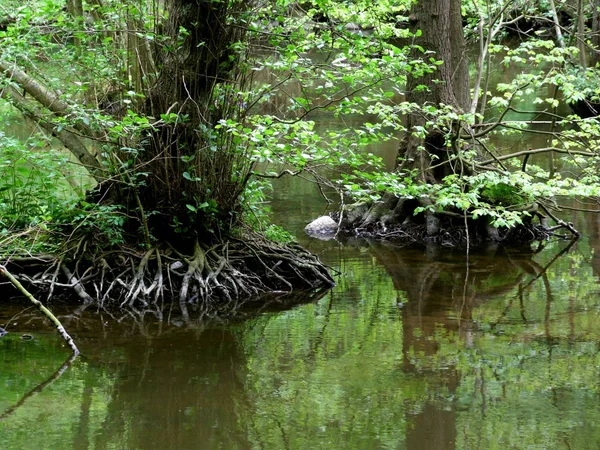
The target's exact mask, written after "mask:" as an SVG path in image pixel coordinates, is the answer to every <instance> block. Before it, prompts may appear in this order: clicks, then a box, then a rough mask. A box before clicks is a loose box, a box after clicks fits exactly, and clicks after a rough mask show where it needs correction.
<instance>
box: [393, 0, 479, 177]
mask: <svg viewBox="0 0 600 450" xmlns="http://www.w3.org/2000/svg"><path fill="white" fill-rule="evenodd" d="M460 7H461V3H460V0H450V1H449V0H431V1H430V0H428V1H425V0H422V1H419V2H418V3H416V4H415V5H413V7H412V10H411V14H410V19H409V20H410V29H411V32H413V33H417V32H418V31H420V33H421V35H420V36H418V37H416V38H415V44H418V45H419V46H420V47H422V48H423V49H425V51H431V52H433V55H432V57H434V58H435V59H436V60H438V61H442V62H443V63H442V64H441V65H439V66H438V68H437V70H435V71H433V72H431V73H425V74H424V75H422V76H419V77H414V76H409V78H408V80H407V94H406V99H407V101H409V102H412V103H416V104H417V105H427V104H430V105H433V106H436V107H437V106H439V105H440V104H445V105H450V106H452V107H454V108H455V109H456V110H457V111H459V112H464V111H468V109H469V76H468V67H467V59H466V56H465V42H464V38H463V29H462V18H461V13H460ZM411 56H412V58H413V59H419V58H420V59H424V60H426V61H427V60H429V56H428V55H424V54H423V53H422V51H421V50H420V49H418V48H414V49H413V50H412V55H411ZM423 86H426V87H427V89H423ZM425 124H426V119H425V117H423V115H422V114H411V115H409V116H408V120H407V133H406V137H405V139H404V142H403V143H402V145H401V148H400V158H401V160H400V161H399V164H400V165H399V167H398V168H399V169H400V170H404V169H417V170H418V172H419V177H420V179H421V181H424V182H428V183H433V182H436V181H440V180H441V179H442V178H443V177H444V176H446V175H447V174H448V173H447V172H448V170H447V168H445V167H441V170H436V169H431V167H432V166H434V165H435V166H439V165H440V163H442V162H444V161H446V160H447V159H448V151H451V149H449V148H448V147H447V146H446V142H445V138H444V136H443V135H442V133H441V132H440V131H439V130H427V136H426V138H425V140H423V139H422V138H421V137H419V136H416V135H415V134H414V131H415V129H416V127H423V126H425ZM423 147H424V150H425V151H423ZM438 169H440V168H439V167H438Z"/></svg>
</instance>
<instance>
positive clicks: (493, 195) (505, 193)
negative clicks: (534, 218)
mask: <svg viewBox="0 0 600 450" xmlns="http://www.w3.org/2000/svg"><path fill="white" fill-rule="evenodd" d="M481 196H482V197H483V198H484V199H485V200H486V201H488V202H489V203H493V204H499V205H504V206H510V205H518V204H521V203H524V202H525V199H524V198H523V196H522V195H521V194H520V193H519V189H518V188H517V187H515V186H511V185H509V184H506V183H498V184H494V185H491V186H486V187H485V188H484V189H483V190H482V191H481Z"/></svg>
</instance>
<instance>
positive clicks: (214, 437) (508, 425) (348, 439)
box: [0, 179, 600, 450]
mask: <svg viewBox="0 0 600 450" xmlns="http://www.w3.org/2000/svg"><path fill="white" fill-rule="evenodd" d="M315 195H318V192H317V191H316V189H315V188H314V186H311V185H306V184H302V183H300V182H299V181H297V180H285V179H284V180H281V182H280V183H278V185H277V186H276V189H275V191H274V194H273V197H274V198H273V208H274V211H275V213H276V217H275V218H276V220H277V221H278V222H279V223H280V224H282V225H285V226H287V227H288V228H290V229H292V230H294V231H295V232H296V233H297V235H298V237H299V239H300V241H301V242H302V243H303V244H304V245H306V246H307V247H309V248H310V249H311V250H312V251H314V252H316V253H318V254H320V255H321V257H322V259H323V260H324V261H326V262H327V263H328V264H330V265H331V266H332V267H334V268H336V269H337V270H339V271H341V272H342V273H343V274H342V275H341V276H339V278H338V286H337V287H336V288H335V289H333V290H332V291H330V292H328V293H326V294H325V295H324V296H322V297H320V298H313V299H312V300H310V299H309V300H310V301H309V302H308V303H299V304H298V303H297V300H296V301H295V302H296V304H295V306H294V302H292V301H288V303H287V304H281V305H277V304H276V302H275V303H274V304H275V306H276V307H275V308H273V307H272V306H273V305H271V307H270V308H269V309H265V310H262V311H252V310H248V309H247V310H245V311H244V312H243V314H238V315H236V316H234V317H231V318H229V319H221V320H218V321H217V320H196V321H194V322H193V323H190V324H184V323H183V322H182V321H181V320H180V319H179V318H178V317H179V316H178V314H177V312H176V311H175V310H173V311H171V312H170V313H169V309H168V308H167V309H166V310H165V320H164V321H163V323H162V324H159V323H157V322H156V320H154V319H153V317H152V315H151V314H148V315H146V316H145V317H144V319H143V321H141V320H140V317H139V316H138V317H137V322H136V321H135V320H133V315H129V314H125V313H124V314H120V315H119V316H114V317H111V316H109V315H108V314H106V313H102V312H97V311H95V310H92V309H91V308H88V309H86V310H84V311H75V312H74V311H73V308H70V309H65V308H62V307H61V305H54V308H55V310H56V312H57V313H58V314H60V315H61V318H62V320H63V322H64V323H65V324H66V325H67V328H68V329H69V331H70V332H71V334H72V335H73V336H74V338H75V340H76V341H77V343H78V345H79V347H80V348H81V350H82V353H83V356H82V357H80V358H78V359H76V360H75V361H74V362H73V364H72V365H71V366H70V367H67V368H66V370H64V371H61V366H62V364H63V362H64V361H65V359H66V358H67V357H68V352H67V350H66V349H65V348H64V347H63V346H62V343H61V342H60V341H59V340H58V338H56V337H55V335H54V333H53V331H52V330H51V329H50V328H49V326H47V325H46V323H45V322H44V321H43V320H42V319H40V318H39V317H38V315H37V314H36V313H34V312H33V311H31V310H27V311H25V312H22V310H23V309H24V308H25V306H19V305H13V306H11V307H7V306H3V308H2V309H1V310H0V325H1V324H5V323H8V325H7V328H8V331H9V332H10V333H9V334H8V335H7V336H5V337H3V338H1V339H0V387H1V390H0V437H1V442H2V443H1V444H0V445H1V446H2V448H3V449H29V448H32V449H33V448H35V449H53V450H54V449H71V448H73V449H313V448H315V449H317V448H318V449H321V448H322V449H454V448H457V449H495V448H498V449H509V448H514V449H526V448H527V449H528V448H531V449H549V448H552V449H554V448H565V449H588V448H589V449H598V448H600V408H599V407H598V405H600V393H599V390H600V381H599V380H600V346H599V342H600V315H599V312H600V295H599V292H600V285H599V283H598V281H599V280H598V270H599V269H600V260H599V259H598V257H597V256H596V252H597V251H598V250H600V232H599V225H598V222H597V219H594V218H593V217H591V216H584V215H581V216H577V217H575V218H574V220H575V221H576V225H577V226H579V228H581V229H582V230H583V231H584V232H585V234H586V237H585V238H584V239H582V240H580V241H579V242H577V243H575V244H574V245H572V246H570V247H569V243H568V242H565V241H556V242H549V243H545V244H544V245H543V246H542V247H543V248H541V247H539V246H538V245H537V244H536V245H534V246H532V249H531V250H529V249H521V250H518V251H517V250H511V251H508V250H503V249H500V248H489V249H486V251H482V252H480V253H476V254H471V255H469V259H468V261H467V258H466V256H465V255H464V254H463V253H461V252H459V251H452V249H447V248H446V249H435V248H430V249H425V248H412V249H409V248H398V247H394V246H391V245H382V244H377V243H369V242H365V241H347V242H344V243H339V242H335V241H330V242H321V241H314V240H310V239H308V238H307V237H304V236H303V234H302V227H303V225H304V223H305V222H306V221H308V220H309V219H310V218H312V217H315V216H317V215H319V214H320V213H321V210H322V207H323V205H324V202H320V201H319V200H318V199H317V198H316V197H315ZM307 199H311V200H310V201H309V200H307ZM538 250H539V251H538ZM536 252H537V253H536ZM199 314H200V313H197V314H196V317H199ZM23 333H31V334H32V335H33V336H34V339H33V340H29V341H27V340H22V339H21V334H23Z"/></svg>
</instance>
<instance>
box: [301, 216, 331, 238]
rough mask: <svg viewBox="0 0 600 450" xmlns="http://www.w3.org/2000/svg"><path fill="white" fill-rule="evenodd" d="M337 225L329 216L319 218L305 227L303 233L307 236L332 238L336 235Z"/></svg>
mask: <svg viewBox="0 0 600 450" xmlns="http://www.w3.org/2000/svg"><path fill="white" fill-rule="evenodd" d="M337 228H338V227H337V223H336V221H335V220H333V219H332V218H331V217H329V216H321V217H319V218H318V219H315V220H313V221H312V222H311V223H309V224H308V225H306V227H305V228H304V231H305V232H306V234H308V235H309V236H317V237H322V236H333V235H335V233H337Z"/></svg>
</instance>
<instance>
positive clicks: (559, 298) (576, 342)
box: [410, 243, 600, 448]
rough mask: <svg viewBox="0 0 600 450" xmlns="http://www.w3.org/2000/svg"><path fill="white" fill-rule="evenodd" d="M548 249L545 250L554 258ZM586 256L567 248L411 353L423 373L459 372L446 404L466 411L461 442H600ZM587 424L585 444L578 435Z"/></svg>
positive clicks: (598, 368) (598, 323) (598, 326)
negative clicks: (433, 347)
mask: <svg viewBox="0 0 600 450" xmlns="http://www.w3.org/2000/svg"><path fill="white" fill-rule="evenodd" d="M580 245H581V247H583V248H580V249H581V250H582V253H584V254H589V250H587V249H586V248H585V247H586V246H585V243H581V244H580ZM548 253H551V252H545V253H543V254H542V255H540V256H542V257H545V258H546V259H550V256H552V255H551V254H550V255H549V254H548ZM546 262H548V261H546ZM582 262H583V261H582V258H581V253H578V252H571V253H569V254H567V255H566V256H564V257H562V258H560V259H558V260H557V261H556V263H555V265H554V266H552V268H551V270H549V271H548V273H547V274H544V275H541V274H539V273H537V274H536V273H533V274H531V275H529V276H528V279H523V280H522V281H521V282H520V285H519V287H518V289H517V290H516V292H513V293H512V294H509V295H505V296H503V297H502V298H490V299H489V300H488V301H487V302H485V303H483V304H481V305H479V306H477V307H476V308H475V309H473V311H472V322H471V323H470V324H465V325H464V326H463V327H462V330H460V331H452V330H449V329H448V328H445V327H442V326H439V327H438V328H436V332H435V333H434V335H433V336H431V337H432V338H433V339H434V340H435V341H436V342H437V345H438V351H437V352H435V354H428V355H425V354H423V353H422V352H421V353H419V352H415V351H412V352H411V354H410V357H411V362H412V363H413V364H414V365H415V366H416V367H417V368H418V369H419V370H428V371H429V372H430V373H431V371H435V370H439V368H440V367H454V368H455V369H456V370H457V371H458V373H459V374H460V384H459V386H458V387H457V390H456V393H455V394H454V395H452V396H451V397H448V398H446V399H445V402H444V403H445V405H446V406H447V407H448V406H451V407H452V408H457V409H458V410H459V411H461V413H460V414H458V416H457V423H456V426H457V436H458V437H459V441H457V442H456V444H457V446H458V447H461V448H529V447H530V446H535V447H536V448H538V447H539V448H552V447H555V446H556V444H557V443H558V442H569V443H570V444H569V445H570V448H596V447H597V446H598V443H600V427H598V426H597V425H596V423H597V420H598V415H597V413H595V412H593V413H592V411H596V410H597V408H596V406H595V405H596V404H597V401H598V396H599V395H600V385H599V384H598V379H599V377H600V354H599V353H598V349H597V344H596V342H597V341H598V330H600V318H599V317H598V316H597V314H596V311H597V310H598V308H599V307H600V304H598V300H597V298H596V297H595V296H594V295H590V294H591V292H593V291H595V290H596V289H597V288H596V280H595V277H594V276H593V274H592V273H591V269H587V270H586V269H584V268H582ZM541 266H543V264H542V263H540V267H541ZM546 275H547V276H546ZM534 280H535V281H534ZM532 281H533V282H532ZM590 311H593V313H590ZM583 430H585V433H586V434H587V433H589V436H588V440H587V441H581V440H580V438H581V437H580V435H581V433H582V431H583ZM590 439H592V440H591V441H590ZM590 442H593V444H591V445H590ZM581 446H583V447H581Z"/></svg>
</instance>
